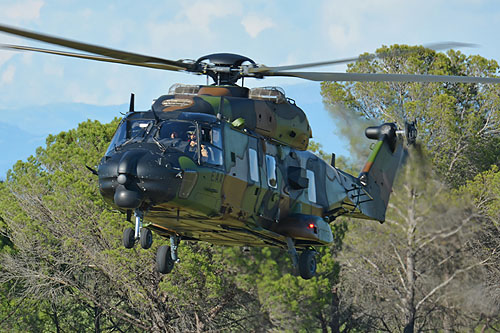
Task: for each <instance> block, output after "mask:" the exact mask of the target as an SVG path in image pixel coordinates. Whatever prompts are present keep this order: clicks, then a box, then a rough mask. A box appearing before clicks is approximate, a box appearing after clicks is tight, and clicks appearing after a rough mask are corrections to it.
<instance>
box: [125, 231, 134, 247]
mask: <svg viewBox="0 0 500 333" xmlns="http://www.w3.org/2000/svg"><path fill="white" fill-rule="evenodd" d="M134 244H135V231H134V229H132V228H127V229H125V230H123V246H125V248H127V249H131V248H133V247H134Z"/></svg>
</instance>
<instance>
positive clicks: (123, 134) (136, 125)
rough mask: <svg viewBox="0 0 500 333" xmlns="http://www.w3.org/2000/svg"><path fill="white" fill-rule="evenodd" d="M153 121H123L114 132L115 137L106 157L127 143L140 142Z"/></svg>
mask: <svg viewBox="0 0 500 333" xmlns="http://www.w3.org/2000/svg"><path fill="white" fill-rule="evenodd" d="M152 126H153V121H152V120H151V119H124V120H123V121H122V122H121V124H120V126H118V129H117V130H116V132H115V136H114V137H113V140H111V143H110V145H109V148H108V151H107V152H106V155H109V153H111V151H113V150H114V149H117V148H118V147H120V146H122V145H124V144H125V143H129V142H137V141H142V140H144V138H145V137H146V136H147V133H149V132H150V131H151V127H152Z"/></svg>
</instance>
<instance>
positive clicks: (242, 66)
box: [195, 53, 257, 85]
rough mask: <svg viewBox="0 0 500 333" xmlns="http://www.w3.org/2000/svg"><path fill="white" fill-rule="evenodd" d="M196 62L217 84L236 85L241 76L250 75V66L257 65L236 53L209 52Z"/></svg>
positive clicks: (202, 71) (201, 70)
mask: <svg viewBox="0 0 500 333" xmlns="http://www.w3.org/2000/svg"><path fill="white" fill-rule="evenodd" d="M195 64H196V65H197V66H198V67H199V70H200V72H201V73H203V74H206V75H208V76H210V77H211V78H212V79H213V80H214V82H215V84H217V85H234V84H236V82H237V81H238V80H239V79H240V78H242V77H244V76H248V68H254V67H257V64H256V63H255V61H253V60H252V59H250V58H248V57H245V56H242V55H239V54H234V53H214V54H209V55H206V56H203V57H201V58H199V59H198V60H196V63H195Z"/></svg>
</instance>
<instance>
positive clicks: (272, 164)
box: [266, 155, 278, 188]
mask: <svg viewBox="0 0 500 333" xmlns="http://www.w3.org/2000/svg"><path fill="white" fill-rule="evenodd" d="M266 170H267V185H269V187H272V188H276V187H278V181H277V178H276V159H275V158H274V156H271V155H266Z"/></svg>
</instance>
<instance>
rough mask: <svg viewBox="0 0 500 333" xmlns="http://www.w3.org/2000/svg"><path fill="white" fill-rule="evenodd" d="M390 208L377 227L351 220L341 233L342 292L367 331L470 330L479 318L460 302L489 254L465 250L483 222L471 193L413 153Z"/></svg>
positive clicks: (473, 285) (489, 258)
mask: <svg viewBox="0 0 500 333" xmlns="http://www.w3.org/2000/svg"><path fill="white" fill-rule="evenodd" d="M424 171H425V172H424ZM426 174H427V175H426ZM389 205H390V209H389V210H388V215H387V219H386V221H385V223H384V224H376V223H367V222H356V223H353V227H352V230H351V231H350V232H349V233H348V234H347V237H346V239H345V244H346V246H345V247H346V250H345V251H343V252H341V254H340V258H339V260H340V262H341V263H342V264H343V266H342V267H343V268H342V271H341V281H342V294H343V295H342V296H343V297H344V298H348V299H353V300H355V304H356V305H357V306H358V307H359V308H360V310H361V311H362V312H363V314H364V315H365V316H367V317H368V318H371V319H372V322H371V323H372V325H373V327H372V329H373V330H381V331H388V332H396V331H400V329H401V328H402V327H404V332H414V331H422V330H424V329H432V330H445V331H457V330H458V331H461V330H464V329H466V328H473V327H474V326H475V325H477V324H478V321H480V320H481V319H482V318H481V317H480V316H478V317H474V316H470V315H469V313H470V312H469V311H467V310H469V309H468V306H467V302H468V300H469V297H470V296H471V295H472V294H473V293H474V292H475V290H476V287H477V286H476V284H477V283H478V282H480V281H482V279H481V278H480V277H481V274H482V273H483V272H484V269H485V267H487V265H488V264H490V263H491V262H492V260H494V258H493V257H492V256H486V257H483V258H478V257H476V256H472V255H471V254H470V250H471V248H472V243H471V240H472V239H474V237H475V233H476V231H477V227H478V226H480V225H481V224H482V220H483V217H482V216H481V215H480V214H479V213H478V212H477V211H476V210H475V208H474V206H473V204H472V201H471V199H470V197H468V196H466V195H464V194H463V193H458V192H454V191H450V190H448V189H447V188H446V186H444V185H443V184H442V183H440V182H439V181H437V180H436V179H435V178H433V177H431V176H429V175H428V171H427V170H422V169H421V168H420V167H419V162H416V161H415V158H413V159H412V161H411V162H409V163H408V165H407V166H406V168H405V170H404V172H403V173H402V174H401V175H400V179H399V181H398V183H397V185H396V186H395V189H394V193H393V195H392V197H391V202H390V204H389ZM368 239H369V240H368ZM476 314H477V313H476Z"/></svg>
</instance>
